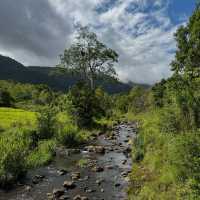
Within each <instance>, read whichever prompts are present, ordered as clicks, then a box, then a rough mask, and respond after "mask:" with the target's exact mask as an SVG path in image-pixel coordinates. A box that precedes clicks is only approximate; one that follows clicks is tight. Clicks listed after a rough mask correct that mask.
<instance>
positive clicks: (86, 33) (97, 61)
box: [61, 27, 118, 89]
mask: <svg viewBox="0 0 200 200" xmlns="http://www.w3.org/2000/svg"><path fill="white" fill-rule="evenodd" d="M117 61H118V55H117V53H116V52H115V51H114V50H112V49H110V48H107V46H106V45H105V44H103V43H102V42H100V41H99V40H98V38H97V35H96V34H95V33H93V32H90V30H89V28H88V27H80V28H79V30H78V35H77V37H76V41H75V42H74V43H73V44H72V46H71V47H70V48H69V49H65V51H64V55H61V63H62V66H64V67H67V68H68V69H69V70H72V71H73V72H75V73H78V74H81V75H82V79H83V80H84V81H86V82H87V83H90V86H91V89H94V88H95V87H94V80H95V79H96V77H97V76H98V75H99V74H100V75H101V74H106V75H111V76H112V75H115V69H114V67H113V64H114V63H115V62H117Z"/></svg>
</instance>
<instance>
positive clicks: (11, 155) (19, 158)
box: [0, 129, 30, 186]
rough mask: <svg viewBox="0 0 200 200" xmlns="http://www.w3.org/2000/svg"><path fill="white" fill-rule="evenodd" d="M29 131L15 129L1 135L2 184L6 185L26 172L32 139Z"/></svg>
mask: <svg viewBox="0 0 200 200" xmlns="http://www.w3.org/2000/svg"><path fill="white" fill-rule="evenodd" d="M26 133H27V131H24V130H22V129H21V130H20V129H15V131H14V130H13V129H11V130H9V131H7V132H5V133H3V134H2V135H1V137H0V184H1V185H2V186H5V185H6V184H7V183H9V182H11V181H15V180H17V179H18V178H19V177H20V176H21V175H23V174H24V173H25V172H26V169H27V165H26V157H27V156H28V153H29V147H30V139H29V138H28V137H27V135H26Z"/></svg>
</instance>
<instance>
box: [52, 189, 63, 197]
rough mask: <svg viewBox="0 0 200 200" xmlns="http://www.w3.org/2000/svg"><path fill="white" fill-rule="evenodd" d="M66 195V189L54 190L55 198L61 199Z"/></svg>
mask: <svg viewBox="0 0 200 200" xmlns="http://www.w3.org/2000/svg"><path fill="white" fill-rule="evenodd" d="M64 194H65V190H64V189H62V188H61V189H54V190H53V196H54V197H55V198H59V197H61V196H62V195H64Z"/></svg>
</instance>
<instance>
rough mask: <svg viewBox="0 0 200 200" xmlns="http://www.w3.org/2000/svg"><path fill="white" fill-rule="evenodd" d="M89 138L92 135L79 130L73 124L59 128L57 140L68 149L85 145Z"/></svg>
mask: <svg viewBox="0 0 200 200" xmlns="http://www.w3.org/2000/svg"><path fill="white" fill-rule="evenodd" d="M89 137H90V134H89V133H88V132H87V131H84V130H79V129H78V127H77V126H75V125H73V124H68V125H64V124H62V125H60V126H59V127H58V128H57V133H56V138H57V140H58V142H59V143H60V144H62V145H65V146H67V147H74V146H78V145H80V144H82V143H85V142H86V141H87V140H88V138H89Z"/></svg>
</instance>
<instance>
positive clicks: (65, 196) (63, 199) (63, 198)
mask: <svg viewBox="0 0 200 200" xmlns="http://www.w3.org/2000/svg"><path fill="white" fill-rule="evenodd" d="M67 199H70V197H69V196H68V195H62V196H61V197H60V198H59V200H67Z"/></svg>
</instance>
